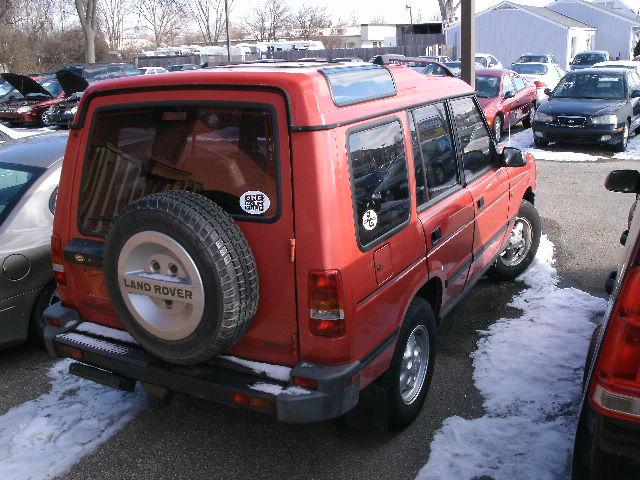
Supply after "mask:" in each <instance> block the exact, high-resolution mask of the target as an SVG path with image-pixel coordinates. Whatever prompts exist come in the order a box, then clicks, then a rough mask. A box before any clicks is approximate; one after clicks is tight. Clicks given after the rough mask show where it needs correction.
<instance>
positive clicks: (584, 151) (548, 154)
mask: <svg viewBox="0 0 640 480" xmlns="http://www.w3.org/2000/svg"><path fill="white" fill-rule="evenodd" d="M503 143H504V144H505V145H509V146H512V147H517V148H519V149H521V150H525V151H528V152H531V153H532V154H533V156H534V157H535V158H536V160H547V161H552V162H553V161H555V162H596V161H599V160H611V159H614V160H637V159H640V135H636V136H635V137H632V138H631V139H630V140H629V145H628V147H627V151H626V152H622V153H616V152H613V151H611V150H609V151H607V150H605V149H603V147H598V146H585V147H584V148H579V146H576V145H550V146H549V147H545V148H544V149H539V148H536V147H535V145H534V144H533V132H532V131H531V129H530V128H528V129H526V130H517V131H514V133H513V134H512V135H511V136H508V135H505V137H504V138H503ZM574 150H578V151H577V152H576V151H574Z"/></svg>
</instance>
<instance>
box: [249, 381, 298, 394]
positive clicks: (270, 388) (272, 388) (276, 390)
mask: <svg viewBox="0 0 640 480" xmlns="http://www.w3.org/2000/svg"><path fill="white" fill-rule="evenodd" d="M249 388H251V390H257V391H259V392H266V393H271V394H272V395H280V394H281V393H284V394H286V395H309V394H310V393H311V392H310V391H309V390H307V389H306V388H301V387H297V386H295V385H294V386H291V387H287V388H284V387H282V386H281V385H276V384H273V383H264V382H258V383H254V384H253V385H251V387H249Z"/></svg>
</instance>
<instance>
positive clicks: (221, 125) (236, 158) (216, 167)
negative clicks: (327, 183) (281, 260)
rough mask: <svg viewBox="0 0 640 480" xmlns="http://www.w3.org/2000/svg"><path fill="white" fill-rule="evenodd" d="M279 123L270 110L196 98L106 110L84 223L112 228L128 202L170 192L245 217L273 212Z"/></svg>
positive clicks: (85, 191)
mask: <svg viewBox="0 0 640 480" xmlns="http://www.w3.org/2000/svg"><path fill="white" fill-rule="evenodd" d="M274 122H275V118H274V116H273V114H272V113H271V111H270V110H265V109H262V108H253V107H246V108H244V107H233V108H231V107H229V108H226V107H213V106H201V105H195V104H192V105H184V106H180V107H176V106H175V105H174V106H171V105H167V106H153V107H138V108H128V109H127V110H125V111H122V110H121V111H109V110H106V111H103V112H100V113H98V114H97V116H96V119H95V121H94V123H93V135H92V137H91V143H90V145H89V148H88V156H87V160H86V164H85V167H84V176H83V180H82V190H81V194H80V205H81V209H80V224H81V229H82V230H83V231H84V232H86V233H89V234H97V235H102V234H106V233H107V232H108V230H109V226H110V223H111V222H112V220H113V218H114V217H115V216H116V215H117V214H118V213H119V212H120V210H121V209H122V208H124V207H125V206H126V205H128V204H129V203H131V202H133V201H135V200H137V199H138V198H141V197H143V196H146V195H149V194H151V193H154V192H160V191H164V190H191V191H195V192H198V193H200V194H201V195H203V196H205V197H207V198H209V199H211V200H213V201H214V202H216V203H217V204H218V205H220V206H221V207H222V208H224V209H225V210H226V211H227V212H229V213H230V214H232V215H234V216H236V217H237V218H258V219H260V220H265V219H270V218H273V217H274V216H275V215H276V212H277V210H278V189H277V168H276V139H275V137H274V130H275V127H274Z"/></svg>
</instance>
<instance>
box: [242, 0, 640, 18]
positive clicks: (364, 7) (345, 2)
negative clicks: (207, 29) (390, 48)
mask: <svg viewBox="0 0 640 480" xmlns="http://www.w3.org/2000/svg"><path fill="white" fill-rule="evenodd" d="M501 1H502V0H476V10H477V11H480V10H484V9H485V8H488V7H490V6H493V5H496V4H498V3H500V2H501ZM626 1H627V3H629V4H633V3H637V4H638V8H640V0H626ZM256 3H258V2H255V1H247V0H236V1H235V3H234V6H233V11H232V18H231V21H232V22H233V16H236V15H237V16H239V17H240V18H243V17H244V16H246V15H247V13H248V12H250V10H251V8H252V7H254V6H255V5H256ZM306 3H311V4H315V5H327V7H328V8H329V12H330V13H331V15H332V19H333V20H334V21H335V20H338V19H343V20H345V21H347V20H349V19H351V18H352V17H353V16H354V15H355V17H356V18H358V20H359V22H360V23H367V22H369V21H371V19H372V18H376V17H383V18H384V20H385V22H387V23H409V10H407V9H406V8H405V6H406V5H411V7H412V12H413V18H414V20H416V19H417V18H418V14H420V15H421V17H422V20H423V21H427V20H431V19H433V17H434V16H436V15H438V14H439V8H438V2H437V0H289V4H290V5H291V6H292V7H293V8H294V9H296V8H297V7H299V6H300V5H303V4H306ZM518 3H522V4H526V5H537V6H544V5H547V4H549V3H550V0H519V1H518Z"/></svg>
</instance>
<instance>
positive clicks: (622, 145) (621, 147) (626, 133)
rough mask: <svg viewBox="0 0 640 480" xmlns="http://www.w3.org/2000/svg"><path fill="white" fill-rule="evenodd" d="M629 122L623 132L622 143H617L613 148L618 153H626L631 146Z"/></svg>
mask: <svg viewBox="0 0 640 480" xmlns="http://www.w3.org/2000/svg"><path fill="white" fill-rule="evenodd" d="M629 131H630V130H629V122H627V123H625V124H624V130H623V132H622V141H621V142H620V143H616V144H615V145H614V146H613V150H614V151H616V152H624V151H626V150H627V146H628V145H629Z"/></svg>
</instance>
